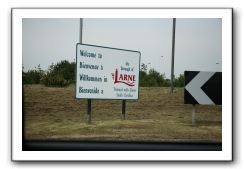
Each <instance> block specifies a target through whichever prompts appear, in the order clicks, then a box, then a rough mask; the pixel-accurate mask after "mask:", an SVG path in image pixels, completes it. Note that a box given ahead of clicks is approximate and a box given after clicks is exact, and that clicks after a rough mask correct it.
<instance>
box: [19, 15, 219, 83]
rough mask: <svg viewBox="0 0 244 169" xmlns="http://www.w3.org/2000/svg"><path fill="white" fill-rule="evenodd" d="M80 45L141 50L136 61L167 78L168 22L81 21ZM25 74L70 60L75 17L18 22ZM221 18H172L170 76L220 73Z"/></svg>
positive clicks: (75, 40) (75, 33)
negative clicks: (191, 71)
mask: <svg viewBox="0 0 244 169" xmlns="http://www.w3.org/2000/svg"><path fill="white" fill-rule="evenodd" d="M83 22H84V23H83V43H86V44H92V45H100V46H108V47H114V48H122V49H130V50H137V51H140V52H141V63H145V64H146V65H148V68H154V69H156V70H157V71H160V72H161V73H164V74H165V75H166V77H167V78H170V71H171V69H170V67H171V50H172V49H171V48H172V19H132V18H131V19H95V18H94V19H84V21H83ZM22 28H23V29H22V30H23V36H22V37H23V66H24V68H25V70H29V69H33V68H35V67H37V66H38V64H40V65H41V68H42V69H44V70H46V69H47V68H48V66H49V65H50V64H51V63H54V64H55V63H57V62H59V61H61V60H69V61H75V58H76V56H75V54H76V43H78V42H79V19H36V18H35V19H28V18H26V19H23V27H22ZM221 30H222V22H221V19H218V18H216V19H214V18H210V19H202V18H201V19H176V35H175V37H176V39H175V75H176V76H179V74H183V72H184V71H185V70H198V71H222V64H221V63H222V36H221V35H222V31H221Z"/></svg>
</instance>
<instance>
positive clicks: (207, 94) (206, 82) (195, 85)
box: [184, 71, 222, 105]
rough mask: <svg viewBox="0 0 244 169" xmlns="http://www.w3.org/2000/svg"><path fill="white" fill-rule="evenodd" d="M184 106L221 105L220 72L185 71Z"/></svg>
mask: <svg viewBox="0 0 244 169" xmlns="http://www.w3.org/2000/svg"><path fill="white" fill-rule="evenodd" d="M184 74H185V89H184V103H185V104H202V105H211V104H217V105H222V72H203V71H185V73H184Z"/></svg>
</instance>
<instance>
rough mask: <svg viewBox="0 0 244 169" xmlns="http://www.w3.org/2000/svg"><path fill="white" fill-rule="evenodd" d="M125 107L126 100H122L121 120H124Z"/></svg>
mask: <svg viewBox="0 0 244 169" xmlns="http://www.w3.org/2000/svg"><path fill="white" fill-rule="evenodd" d="M125 107H126V100H122V116H123V120H125Z"/></svg>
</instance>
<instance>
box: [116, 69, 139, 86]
mask: <svg viewBox="0 0 244 169" xmlns="http://www.w3.org/2000/svg"><path fill="white" fill-rule="evenodd" d="M112 78H113V80H114V84H116V83H124V84H126V85H128V86H135V81H136V80H135V79H136V75H128V74H118V69H116V70H115V73H112Z"/></svg>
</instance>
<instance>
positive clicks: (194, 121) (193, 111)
mask: <svg viewBox="0 0 244 169" xmlns="http://www.w3.org/2000/svg"><path fill="white" fill-rule="evenodd" d="M191 121H192V125H193V126H194V125H196V105H195V104H193V110H192V117H191Z"/></svg>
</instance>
